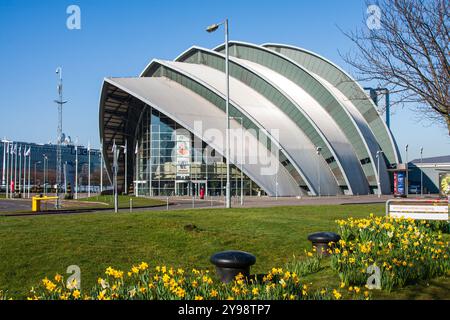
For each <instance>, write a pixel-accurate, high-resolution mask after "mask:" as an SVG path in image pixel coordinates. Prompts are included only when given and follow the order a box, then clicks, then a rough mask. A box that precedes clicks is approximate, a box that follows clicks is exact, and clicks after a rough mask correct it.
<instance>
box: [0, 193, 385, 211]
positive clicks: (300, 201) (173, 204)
mask: <svg viewBox="0 0 450 320" xmlns="http://www.w3.org/2000/svg"><path fill="white" fill-rule="evenodd" d="M159 199H160V200H162V201H166V200H167V198H165V197H161V198H159ZM388 199H392V196H382V197H381V198H378V197H377V196H376V195H366V196H339V197H302V198H295V197H289V198H285V197H279V198H275V197H244V203H243V205H242V206H241V203H240V199H239V197H233V198H232V207H234V208H241V207H243V208H263V207H277V206H304V205H341V204H372V203H385V202H386V200H388ZM169 202H170V205H169V206H168V208H167V206H166V205H163V206H158V207H151V208H136V209H134V210H136V211H137V210H139V211H165V210H169V211H172V210H186V209H193V208H195V209H208V208H223V207H224V199H223V197H214V198H213V199H206V200H200V199H194V200H193V199H192V198H180V197H171V198H169ZM30 209H31V200H28V199H11V200H9V199H0V214H1V213H6V212H8V213H12V212H14V211H29V210H30ZM119 211H120V212H129V209H120V210H119ZM92 212H99V211H98V210H97V211H96V210H92V211H88V212H86V211H84V212H76V211H73V212H61V213H57V212H50V213H45V214H75V213H77V214H82V213H86V214H87V213H92ZM102 212H105V211H102ZM107 212H110V211H107ZM42 214H44V213H38V215H42ZM27 215H29V214H27Z"/></svg>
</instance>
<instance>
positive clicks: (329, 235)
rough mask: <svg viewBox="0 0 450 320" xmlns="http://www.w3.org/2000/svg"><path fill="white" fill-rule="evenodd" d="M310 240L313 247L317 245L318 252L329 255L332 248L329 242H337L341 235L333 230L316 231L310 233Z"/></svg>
mask: <svg viewBox="0 0 450 320" xmlns="http://www.w3.org/2000/svg"><path fill="white" fill-rule="evenodd" d="M308 240H309V241H311V242H312V246H313V247H316V250H317V253H319V254H321V255H324V256H328V255H329V253H328V249H331V248H330V246H329V245H328V244H329V243H330V242H334V243H337V242H338V241H339V240H341V237H340V236H339V235H338V234H336V233H333V232H316V233H312V234H310V235H309V236H308Z"/></svg>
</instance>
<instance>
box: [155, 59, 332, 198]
mask: <svg viewBox="0 0 450 320" xmlns="http://www.w3.org/2000/svg"><path fill="white" fill-rule="evenodd" d="M161 63H163V64H164V65H167V66H171V67H173V68H175V69H177V70H182V71H183V73H184V74H188V75H190V76H191V77H192V78H196V79H199V80H200V81H202V82H204V83H207V84H208V85H210V86H211V87H213V88H214V89H216V90H218V91H219V92H221V93H222V95H225V81H224V77H225V74H224V73H223V72H220V71H218V70H216V69H213V68H210V67H207V66H204V65H198V64H190V63H182V62H171V61H164V62H161ZM230 97H231V98H230V101H231V102H232V103H233V105H235V106H239V107H240V108H242V109H243V110H244V111H245V113H246V114H249V115H250V116H251V117H252V118H253V119H254V120H255V121H256V122H257V123H259V124H260V125H261V126H262V127H263V128H264V129H265V130H267V131H270V130H278V133H279V138H278V142H279V144H280V146H281V148H282V150H283V151H285V152H286V153H287V154H288V155H289V156H290V158H291V159H292V161H293V162H294V163H295V164H296V165H297V166H298V168H299V169H300V171H301V172H302V173H303V174H304V180H305V181H307V182H309V184H310V185H311V187H312V188H311V189H312V191H314V192H315V193H316V194H318V190H319V180H320V191H321V193H322V194H330V195H334V194H338V193H340V189H339V187H338V186H337V184H336V180H335V179H334V175H333V173H332V172H331V170H330V168H329V167H328V165H327V163H326V162H325V161H324V160H323V158H322V157H319V156H317V154H316V149H315V146H314V145H313V144H312V143H311V142H310V140H309V139H308V138H307V137H306V135H305V134H304V133H303V132H302V131H301V130H300V129H299V128H298V126H297V125H296V124H295V123H294V122H293V121H292V120H291V119H290V118H289V117H288V116H287V115H286V114H284V113H283V112H282V111H281V110H280V109H279V108H278V107H277V106H275V105H273V104H272V103H271V102H270V101H269V100H267V99H266V98H264V97H263V96H261V95H260V94H259V93H258V92H256V91H255V90H253V89H251V88H250V87H248V86H247V85H245V84H244V83H242V82H240V81H238V80H236V79H234V78H230ZM318 167H319V169H320V179H319V177H318V174H317V170H318Z"/></svg>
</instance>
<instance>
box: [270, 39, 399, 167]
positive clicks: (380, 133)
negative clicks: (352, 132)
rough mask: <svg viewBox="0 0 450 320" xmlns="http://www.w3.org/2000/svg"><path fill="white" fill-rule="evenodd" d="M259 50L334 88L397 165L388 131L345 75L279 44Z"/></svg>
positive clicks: (324, 61) (305, 53)
mask: <svg viewBox="0 0 450 320" xmlns="http://www.w3.org/2000/svg"><path fill="white" fill-rule="evenodd" d="M263 47H266V48H268V49H271V50H274V51H276V52H279V53H281V54H283V55H286V56H288V57H290V58H292V59H294V60H295V61H296V62H298V63H299V64H301V65H302V66H304V67H306V68H308V69H309V70H310V71H312V72H314V73H316V74H318V75H319V76H321V77H322V78H324V79H326V80H327V81H329V82H330V83H331V84H333V86H335V87H337V88H338V89H339V90H340V91H341V92H342V93H343V94H344V95H345V96H346V97H347V99H350V100H351V101H353V103H354V105H355V106H356V107H357V109H358V111H359V112H360V113H361V114H362V115H363V117H364V118H365V120H366V121H367V122H368V124H369V126H370V128H371V130H372V131H373V133H374V135H375V138H376V139H377V141H378V144H379V145H380V146H381V147H382V148H383V150H384V152H385V153H386V158H387V159H388V161H389V162H390V163H391V164H394V163H398V162H400V155H399V152H398V148H397V146H396V143H395V140H394V138H393V136H392V133H391V132H390V130H389V128H387V126H386V125H385V123H384V121H383V120H382V119H381V117H380V116H379V114H378V112H377V111H376V108H375V105H374V103H373V102H372V101H371V100H370V99H369V98H368V96H367V94H366V93H365V92H364V91H363V89H362V88H361V87H360V86H359V84H358V83H357V82H356V81H355V80H354V79H352V78H351V77H350V76H349V75H348V74H347V73H345V71H343V70H342V69H340V68H339V67H338V66H337V65H335V64H334V63H332V62H331V61H329V60H327V59H325V58H323V57H321V56H319V55H317V54H315V53H313V52H310V51H308V50H305V49H302V48H298V47H294V46H288V45H283V44H264V45H263ZM307 60H312V61H314V62H315V63H314V64H313V65H308V66H307V65H306V62H305V61H307Z"/></svg>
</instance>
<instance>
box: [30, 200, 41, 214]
mask: <svg viewBox="0 0 450 320" xmlns="http://www.w3.org/2000/svg"><path fill="white" fill-rule="evenodd" d="M31 211H32V212H39V211H41V198H40V197H33V198H32V199H31Z"/></svg>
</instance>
